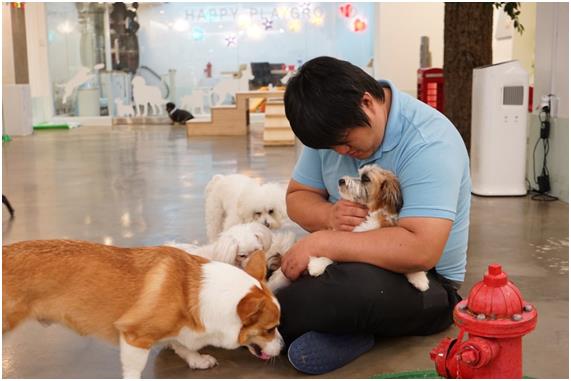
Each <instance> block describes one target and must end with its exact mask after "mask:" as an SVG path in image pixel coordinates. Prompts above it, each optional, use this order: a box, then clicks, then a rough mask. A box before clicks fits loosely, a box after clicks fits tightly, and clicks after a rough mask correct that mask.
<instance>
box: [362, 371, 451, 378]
mask: <svg viewBox="0 0 571 381" xmlns="http://www.w3.org/2000/svg"><path fill="white" fill-rule="evenodd" d="M371 378H400V379H405V378H442V377H440V376H439V375H438V373H436V371H435V370H432V369H430V370H413V371H409V372H399V373H385V374H377V375H374V376H373V377H371Z"/></svg>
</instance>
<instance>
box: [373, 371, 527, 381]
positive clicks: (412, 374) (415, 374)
mask: <svg viewBox="0 0 571 381" xmlns="http://www.w3.org/2000/svg"><path fill="white" fill-rule="evenodd" d="M371 378H400V379H405V378H430V379H434V378H444V377H440V376H439V375H438V373H436V371H435V370H432V369H430V370H413V371H408V372H399V373H384V374H376V375H374V376H373V377H371ZM523 378H524V379H533V378H534V377H529V376H523Z"/></svg>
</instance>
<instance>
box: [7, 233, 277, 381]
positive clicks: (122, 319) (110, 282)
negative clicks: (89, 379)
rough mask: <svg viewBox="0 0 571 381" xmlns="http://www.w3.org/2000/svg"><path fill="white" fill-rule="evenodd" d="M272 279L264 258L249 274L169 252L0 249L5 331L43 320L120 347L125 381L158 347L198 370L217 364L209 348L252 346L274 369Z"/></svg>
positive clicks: (58, 246) (254, 259)
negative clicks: (163, 345) (207, 351)
mask: <svg viewBox="0 0 571 381" xmlns="http://www.w3.org/2000/svg"><path fill="white" fill-rule="evenodd" d="M265 274H266V266H265V256H264V253H263V252H261V251H258V252H256V253H254V254H252V256H251V258H250V261H249V262H248V264H247V265H246V271H243V270H241V269H239V268H237V267H235V266H232V265H228V264H226V263H221V262H213V261H212V262H211V261H208V260H206V259H204V258H201V257H198V256H193V255H188V254H187V253H186V252H184V251H181V250H178V249H176V248H172V247H166V246H159V247H144V248H119V247H113V246H106V245H101V244H96V243H90V242H83V241H71V240H45V241H25V242H20V243H15V244H12V245H7V246H3V247H2V332H3V333H4V332H7V331H10V330H13V329H14V328H16V327H17V326H18V325H19V324H20V323H21V322H22V321H24V320H25V319H36V320H39V321H43V322H56V323H61V324H63V325H66V326H68V327H69V328H71V329H73V330H75V331H76V332H78V333H79V334H81V335H93V336H97V337H99V338H102V339H105V340H108V341H111V342H113V343H118V344H119V345H120V354H121V363H122V367H123V377H125V378H139V377H140V376H141V372H142V371H143V369H144V367H145V364H146V362H147V357H148V354H149V350H150V348H151V347H152V346H153V345H154V344H157V343H167V344H170V345H171V346H172V348H173V349H174V351H175V352H176V353H177V354H178V355H179V356H181V357H182V358H183V359H184V360H186V362H187V363H188V365H189V366H190V367H191V368H194V369H208V368H211V367H213V366H215V365H216V363H217V362H216V359H215V358H213V357H212V356H209V355H201V354H199V353H198V350H199V349H201V348H203V347H205V346H207V345H212V346H216V347H221V348H226V349H234V348H238V347H240V346H245V347H247V348H248V349H249V351H250V352H251V353H252V354H253V355H255V356H256V357H258V358H261V359H263V360H267V359H269V358H271V357H274V356H277V355H278V354H279V353H280V351H281V349H282V347H283V340H282V338H281V336H280V334H279V333H278V331H277V326H278V324H279V320H280V307H279V304H278V302H277V300H276V298H275V297H274V296H273V295H272V293H271V292H270V290H269V289H268V288H267V287H266V285H265V283H264V281H263V280H264V279H265Z"/></svg>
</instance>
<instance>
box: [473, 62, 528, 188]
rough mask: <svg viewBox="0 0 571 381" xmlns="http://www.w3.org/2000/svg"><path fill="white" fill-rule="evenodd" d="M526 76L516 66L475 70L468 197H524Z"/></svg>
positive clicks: (499, 65)
mask: <svg viewBox="0 0 571 381" xmlns="http://www.w3.org/2000/svg"><path fill="white" fill-rule="evenodd" d="M528 86H529V75H528V73H527V71H526V70H525V69H524V68H523V67H522V66H521V64H520V63H519V62H518V61H507V62H502V63H498V64H494V65H488V66H482V67H478V68H475V69H474V73H473V78H472V135H471V136H472V138H471V141H472V143H471V149H470V163H471V164H470V173H471V176H472V193H474V194H476V195H480V196H523V195H525V194H527V187H526V184H525V171H526V148H527V114H528V112H527V102H528Z"/></svg>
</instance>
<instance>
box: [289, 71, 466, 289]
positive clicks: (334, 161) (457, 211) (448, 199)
mask: <svg viewBox="0 0 571 381" xmlns="http://www.w3.org/2000/svg"><path fill="white" fill-rule="evenodd" d="M381 82H384V83H386V84H388V85H389V86H390V88H391V91H392V103H391V108H390V111H389V119H388V121H387V126H386V129H385V136H384V138H383V141H382V143H381V145H380V146H379V148H378V149H377V150H376V151H375V153H374V154H373V155H372V156H371V157H369V158H368V159H365V160H359V159H354V158H351V157H349V156H343V155H340V154H338V153H336V152H335V151H333V150H329V149H318V150H316V149H312V148H308V147H305V146H304V147H303V150H302V152H301V155H300V157H299V159H298V161H297V164H296V166H295V169H294V172H293V176H292V177H293V179H294V180H295V181H297V182H298V183H301V184H303V185H306V186H309V187H312V188H317V189H324V190H326V191H327V192H328V193H329V201H330V202H333V203H334V202H336V201H337V200H339V191H338V188H337V182H338V180H339V178H341V177H342V176H357V175H358V173H357V171H358V170H359V168H361V167H362V166H364V165H366V164H371V163H375V164H377V165H379V166H380V167H382V168H385V169H389V170H391V171H393V172H394V173H395V174H396V175H397V177H398V178H399V181H400V184H401V190H402V196H403V208H402V209H401V212H400V217H401V218H402V217H437V218H446V219H449V220H452V221H453V222H454V223H453V225H452V231H451V232H450V236H449V237H448V241H447V242H446V246H445V248H444V252H443V254H442V257H441V258H440V260H439V262H438V264H437V265H436V271H437V272H438V273H439V274H441V275H442V276H444V277H445V278H448V279H451V280H454V281H463V280H464V274H465V272H466V250H467V247H468V228H469V220H470V191H471V182H470V167H469V161H468V152H467V151H466V146H465V145H464V141H463V140H462V137H461V136H460V134H459V133H458V130H457V129H456V128H455V127H454V125H453V124H452V123H451V122H450V121H449V120H448V119H446V117H445V116H444V115H442V114H441V113H440V112H438V111H437V110H436V109H434V108H432V107H430V106H428V105H427V104H425V103H423V102H420V101H419V100H417V99H415V98H413V97H411V96H410V95H408V94H406V93H402V92H400V91H399V90H398V89H397V88H396V87H395V86H394V85H393V84H392V83H391V82H389V81H381Z"/></svg>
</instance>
